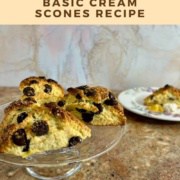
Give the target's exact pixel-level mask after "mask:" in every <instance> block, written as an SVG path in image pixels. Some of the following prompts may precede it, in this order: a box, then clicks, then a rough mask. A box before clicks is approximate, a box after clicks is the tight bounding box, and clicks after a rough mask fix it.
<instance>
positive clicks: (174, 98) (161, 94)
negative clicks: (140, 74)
mask: <svg viewBox="0 0 180 180" xmlns="http://www.w3.org/2000/svg"><path fill="white" fill-rule="evenodd" d="M168 104H169V105H170V104H174V105H176V106H177V107H178V108H180V89H178V88H175V87H173V86H171V85H165V86H164V87H162V88H159V89H157V90H156V91H154V92H153V93H152V94H151V95H149V96H147V97H146V98H145V99H144V105H145V106H147V109H148V110H149V111H153V112H160V113H161V112H165V108H166V105H168Z"/></svg>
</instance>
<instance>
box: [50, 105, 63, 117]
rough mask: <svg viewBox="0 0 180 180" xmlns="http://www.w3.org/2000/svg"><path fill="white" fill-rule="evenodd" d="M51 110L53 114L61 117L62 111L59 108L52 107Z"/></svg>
mask: <svg viewBox="0 0 180 180" xmlns="http://www.w3.org/2000/svg"><path fill="white" fill-rule="evenodd" d="M51 111H52V113H53V114H54V115H55V116H58V117H62V112H61V109H60V108H58V107H53V108H52V110H51Z"/></svg>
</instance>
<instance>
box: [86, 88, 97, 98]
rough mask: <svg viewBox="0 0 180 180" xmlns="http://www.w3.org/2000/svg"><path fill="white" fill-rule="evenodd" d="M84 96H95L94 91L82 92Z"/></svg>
mask: <svg viewBox="0 0 180 180" xmlns="http://www.w3.org/2000/svg"><path fill="white" fill-rule="evenodd" d="M84 94H85V95H86V96H88V97H89V96H94V95H95V94H96V91H95V90H94V89H85V90H84Z"/></svg>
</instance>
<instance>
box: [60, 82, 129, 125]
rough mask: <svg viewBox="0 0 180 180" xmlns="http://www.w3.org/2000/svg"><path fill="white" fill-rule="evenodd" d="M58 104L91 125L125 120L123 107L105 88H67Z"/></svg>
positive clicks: (118, 123) (118, 122)
mask: <svg viewBox="0 0 180 180" xmlns="http://www.w3.org/2000/svg"><path fill="white" fill-rule="evenodd" d="M67 91H68V93H67V94H66V95H65V96H64V99H63V100H60V101H59V102H58V105H59V106H61V107H64V108H65V109H66V110H68V111H70V112H71V113H73V114H74V115H75V116H76V117H78V118H79V119H81V120H82V121H84V122H86V123H89V124H92V125H123V124H125V122H126V117H125V116H124V112H123V107H122V106H121V105H120V104H119V103H118V101H117V99H116V98H115V96H114V95H113V93H112V92H110V91H109V90H108V89H107V88H104V87H100V86H96V87H89V86H87V85H85V86H79V87H76V88H68V89H67Z"/></svg>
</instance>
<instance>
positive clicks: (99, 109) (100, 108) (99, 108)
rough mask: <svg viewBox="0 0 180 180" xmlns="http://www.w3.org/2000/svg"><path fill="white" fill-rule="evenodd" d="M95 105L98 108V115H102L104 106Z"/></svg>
mask: <svg viewBox="0 0 180 180" xmlns="http://www.w3.org/2000/svg"><path fill="white" fill-rule="evenodd" d="M93 104H94V105H95V106H96V107H97V108H98V112H96V114H100V113H101V112H102V111H103V107H102V104H98V103H93Z"/></svg>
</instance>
